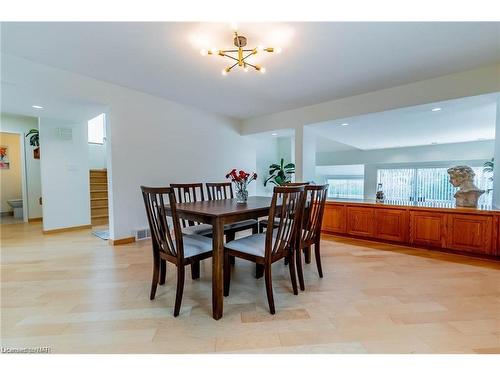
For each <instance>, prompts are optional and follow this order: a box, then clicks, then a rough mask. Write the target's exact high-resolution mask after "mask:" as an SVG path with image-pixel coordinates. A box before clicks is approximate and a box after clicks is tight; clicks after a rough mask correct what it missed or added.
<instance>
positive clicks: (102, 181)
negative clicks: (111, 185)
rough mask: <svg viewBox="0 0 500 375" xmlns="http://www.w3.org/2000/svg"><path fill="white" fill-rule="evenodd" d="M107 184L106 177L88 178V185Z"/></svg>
mask: <svg viewBox="0 0 500 375" xmlns="http://www.w3.org/2000/svg"><path fill="white" fill-rule="evenodd" d="M107 183H108V178H107V177H106V176H104V177H101V176H98V177H95V176H90V184H107Z"/></svg>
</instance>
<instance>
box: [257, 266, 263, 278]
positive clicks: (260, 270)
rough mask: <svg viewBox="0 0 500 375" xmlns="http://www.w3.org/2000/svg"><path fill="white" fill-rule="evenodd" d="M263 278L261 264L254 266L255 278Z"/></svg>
mask: <svg viewBox="0 0 500 375" xmlns="http://www.w3.org/2000/svg"><path fill="white" fill-rule="evenodd" d="M262 276H264V266H263V265H262V264H256V265H255V278H256V279H260V278H261V277H262Z"/></svg>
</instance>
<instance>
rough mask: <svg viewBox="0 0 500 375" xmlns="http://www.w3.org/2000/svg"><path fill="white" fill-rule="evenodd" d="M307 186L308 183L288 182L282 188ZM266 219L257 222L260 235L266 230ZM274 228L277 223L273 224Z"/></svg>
mask: <svg viewBox="0 0 500 375" xmlns="http://www.w3.org/2000/svg"><path fill="white" fill-rule="evenodd" d="M306 185H309V182H288V183H286V184H285V185H283V186H306ZM267 222H268V219H262V220H260V221H259V232H260V233H262V232H263V231H264V228H267ZM274 226H275V227H277V226H278V223H274Z"/></svg>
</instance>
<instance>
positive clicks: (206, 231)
mask: <svg viewBox="0 0 500 375" xmlns="http://www.w3.org/2000/svg"><path fill="white" fill-rule="evenodd" d="M170 187H171V188H173V189H174V193H175V197H176V199H177V202H179V203H189V202H199V201H204V200H205V193H204V191H203V183H201V182H198V183H190V184H170ZM181 226H182V232H183V233H184V234H199V235H202V236H209V235H211V234H212V226H211V225H210V224H205V223H197V222H195V221H191V220H184V219H181Z"/></svg>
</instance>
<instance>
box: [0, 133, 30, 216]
mask: <svg viewBox="0 0 500 375" xmlns="http://www.w3.org/2000/svg"><path fill="white" fill-rule="evenodd" d="M23 141H24V139H23V137H22V134H19V133H10V132H0V173H1V193H0V197H1V209H0V223H1V224H17V223H22V222H23V221H24V220H25V218H26V217H27V207H26V182H25V178H24V175H25V167H24V142H23Z"/></svg>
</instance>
